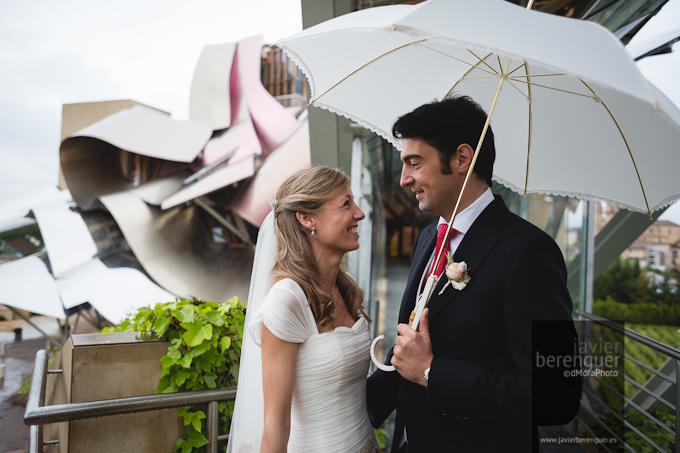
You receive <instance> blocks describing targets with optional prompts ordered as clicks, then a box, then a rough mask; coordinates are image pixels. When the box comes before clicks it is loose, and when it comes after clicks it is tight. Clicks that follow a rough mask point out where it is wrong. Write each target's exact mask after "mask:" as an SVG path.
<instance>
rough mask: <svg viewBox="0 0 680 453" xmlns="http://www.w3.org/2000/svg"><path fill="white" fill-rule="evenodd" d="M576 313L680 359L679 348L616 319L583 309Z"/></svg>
mask: <svg viewBox="0 0 680 453" xmlns="http://www.w3.org/2000/svg"><path fill="white" fill-rule="evenodd" d="M575 313H576V314H577V315H579V316H581V317H583V318H587V319H590V320H591V321H594V322H596V323H598V324H607V327H609V328H610V329H612V330H615V331H617V332H618V333H620V334H622V335H624V336H626V337H628V338H632V339H633V340H635V341H637V342H639V343H642V344H644V345H645V346H648V347H650V348H652V349H654V350H655V351H658V352H661V353H663V354H665V355H667V356H669V357H671V358H673V359H675V360H680V351H678V350H677V349H673V348H671V347H670V346H668V345H665V344H663V343H661V342H660V341H657V340H655V339H653V338H649V337H646V336H644V335H642V334H641V333H638V332H636V331H634V330H630V329H627V328H625V327H621V326H620V325H618V324H617V323H615V322H614V321H612V320H610V319H607V318H603V317H602V316H598V315H595V314H593V313H586V312H585V311H581V310H575Z"/></svg>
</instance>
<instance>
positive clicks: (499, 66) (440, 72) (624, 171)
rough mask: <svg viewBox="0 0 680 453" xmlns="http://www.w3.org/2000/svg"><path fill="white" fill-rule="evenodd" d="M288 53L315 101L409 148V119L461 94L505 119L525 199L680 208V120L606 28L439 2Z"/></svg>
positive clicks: (511, 171) (515, 180) (325, 34)
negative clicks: (538, 196) (403, 135)
mask: <svg viewBox="0 0 680 453" xmlns="http://www.w3.org/2000/svg"><path fill="white" fill-rule="evenodd" d="M276 44H277V45H278V46H280V47H281V48H283V50H285V51H286V52H287V53H288V54H289V55H291V57H292V58H293V59H294V60H295V61H296V63H297V64H298V66H299V67H300V68H301V69H302V70H303V72H304V73H305V74H306V75H307V78H308V80H309V83H310V86H311V93H312V100H311V104H313V105H315V106H317V107H321V108H324V109H328V110H331V111H333V112H336V113H338V114H340V115H343V116H346V117H348V118H350V119H352V120H354V121H356V122H357V123H359V124H362V125H363V126H365V127H367V128H369V129H371V130H372V131H374V132H376V133H377V134H379V135H381V136H382V137H384V138H386V139H387V140H388V141H390V142H392V143H393V144H394V145H395V146H396V147H397V148H400V145H401V144H400V143H399V141H398V140H396V139H395V138H394V137H393V136H392V134H391V128H392V125H393V124H394V122H395V121H396V119H397V118H398V117H399V116H400V115H402V114H404V113H407V112H409V111H411V110H413V109H414V108H416V107H417V106H419V105H421V104H424V103H427V102H430V101H433V100H440V99H443V98H445V97H446V96H449V95H450V94H452V93H460V94H465V95H469V96H471V97H472V98H473V99H474V100H476V101H477V102H478V103H480V104H481V105H482V107H484V108H485V109H486V110H487V111H488V112H489V113H490V115H492V119H491V126H492V128H493V130H494V135H495V142H496V149H497V157H496V164H495V171H494V178H495V179H496V180H497V181H498V182H500V183H502V184H504V185H505V186H507V187H510V188H511V189H513V190H515V191H517V192H519V193H522V194H526V193H530V192H536V193H546V194H559V195H567V196H575V197H579V198H589V199H595V200H602V201H607V202H611V203H615V204H618V205H620V206H622V207H625V208H627V209H630V210H634V211H639V212H643V213H646V214H649V215H651V213H652V212H653V211H654V210H656V209H659V208H660V207H662V206H664V205H667V204H670V203H671V202H673V201H674V200H675V199H677V198H680V184H678V183H677V182H676V181H677V178H676V176H675V173H676V171H677V168H680V150H679V145H678V144H679V143H680V111H679V110H678V108H677V107H676V106H675V105H674V104H673V103H672V102H670V101H669V100H668V99H667V98H666V97H665V96H664V95H663V94H662V93H661V92H660V91H659V90H657V89H656V88H655V87H654V86H653V85H652V84H650V83H649V82H647V80H646V79H645V78H644V77H643V76H642V75H641V74H640V72H639V71H638V69H637V68H636V67H635V64H634V62H633V61H632V59H631V58H630V56H629V55H628V54H627V53H626V52H625V50H624V48H623V46H622V45H621V43H620V42H619V41H618V40H617V39H616V38H615V37H614V36H613V35H612V34H611V33H610V32H609V31H607V30H606V29H604V28H603V27H601V26H599V25H597V24H594V23H590V22H584V21H579V20H574V19H567V18H563V17H558V16H552V15H548V14H544V13H540V12H537V11H530V10H526V9H524V8H521V7H518V6H516V5H513V4H511V3H508V2H505V1H503V0H476V1H474V2H470V1H465V0H433V1H429V2H424V3H421V4H418V5H394V6H385V7H379V8H371V9H367V10H362V11H358V12H355V13H351V14H346V15H344V16H340V17H338V18H335V19H332V20H330V21H327V22H324V23H322V24H319V25H317V26H315V27H311V28H309V29H307V30H304V31H302V32H300V33H298V34H296V35H293V36H291V37H289V38H286V39H283V40H281V41H279V42H278V43H276ZM501 82H502V83H501ZM499 86H502V92H501V94H500V96H499V97H497V98H496V93H497V88H498V87H499ZM495 99H497V103H496V102H495ZM470 145H471V146H474V145H476V144H470Z"/></svg>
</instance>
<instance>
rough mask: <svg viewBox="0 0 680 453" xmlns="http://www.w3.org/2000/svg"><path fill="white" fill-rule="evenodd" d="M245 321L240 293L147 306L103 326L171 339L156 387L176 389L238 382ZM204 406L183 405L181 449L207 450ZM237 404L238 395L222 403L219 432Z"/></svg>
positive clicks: (159, 390) (226, 425)
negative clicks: (221, 299)
mask: <svg viewBox="0 0 680 453" xmlns="http://www.w3.org/2000/svg"><path fill="white" fill-rule="evenodd" d="M244 322H245V309H244V308H243V306H242V305H241V301H240V299H239V298H238V297H232V298H231V299H229V300H228V301H227V302H224V303H217V302H205V301H202V300H198V299H192V300H181V301H175V302H169V303H161V304H157V305H156V306H155V307H154V308H150V307H142V308H140V309H139V310H138V311H137V313H136V314H133V315H130V317H128V318H127V319H125V320H124V321H123V322H122V323H121V324H120V325H118V326H117V327H112V328H106V329H104V332H134V331H136V332H139V337H140V338H141V339H144V340H151V339H160V340H165V341H168V342H169V343H170V346H169V347H168V353H167V355H165V356H164V357H162V358H161V363H162V372H161V379H160V382H159V383H158V388H157V389H156V393H174V392H184V391H188V390H201V389H207V388H211V389H214V388H218V387H229V386H232V385H236V383H237V381H238V371H239V359H240V356H241V341H242V339H243V325H244ZM201 409H202V407H201V406H191V407H182V408H179V410H178V415H179V417H180V418H182V419H183V420H184V425H185V426H186V427H187V436H186V439H183V438H182V439H178V440H177V442H176V443H175V451H176V452H181V453H190V452H200V451H204V450H205V448H203V447H204V446H205V445H206V444H207V443H208V439H206V437H205V435H204V433H205V431H206V415H205V412H204V411H203V410H201ZM233 410H234V402H233V401H229V402H222V403H220V404H219V417H220V421H219V430H220V432H228V430H229V426H230V424H231V416H232V413H233Z"/></svg>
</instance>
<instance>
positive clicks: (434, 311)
mask: <svg viewBox="0 0 680 453" xmlns="http://www.w3.org/2000/svg"><path fill="white" fill-rule="evenodd" d="M507 212H508V208H507V207H506V206H505V203H504V202H503V199H502V198H501V197H500V196H498V195H496V196H495V200H494V201H492V202H491V204H489V206H487V207H486V209H484V211H482V213H481V214H480V215H479V217H477V219H476V220H475V222H474V223H473V224H472V226H471V227H470V229H469V230H468V232H467V233H466V234H465V237H464V238H463V241H462V242H461V243H460V245H459V246H458V248H457V249H456V253H454V255H453V260H454V261H456V262H461V261H465V262H466V263H467V266H468V269H469V271H468V275H470V277H471V279H472V280H471V281H470V283H469V285H474V284H475V283H474V282H475V271H476V270H477V269H478V268H479V267H480V266H481V264H482V262H483V261H484V259H486V257H487V256H488V255H489V252H491V250H493V248H494V247H495V246H496V244H497V243H498V241H499V240H500V239H501V237H503V234H504V232H503V231H502V229H501V228H500V222H501V219H502V218H503V217H504V215H505V214H506V213H507ZM446 282H448V279H447V278H446V274H445V273H444V274H442V276H441V278H440V279H439V281H438V282H437V286H436V288H435V289H434V291H433V292H432V296H431V297H430V301H429V302H428V304H427V306H428V307H429V308H430V315H429V319H430V321H431V320H432V319H434V318H435V317H436V316H437V315H438V314H439V313H440V312H441V311H442V310H443V309H444V307H446V305H447V304H449V303H451V302H452V301H453V299H454V298H455V297H456V296H457V295H458V294H459V293H460V292H461V291H457V290H456V289H454V288H452V287H449V288H446V291H444V293H443V294H442V295H441V296H440V295H439V292H440V291H441V290H442V288H443V287H444V285H445V284H446ZM463 291H465V290H463Z"/></svg>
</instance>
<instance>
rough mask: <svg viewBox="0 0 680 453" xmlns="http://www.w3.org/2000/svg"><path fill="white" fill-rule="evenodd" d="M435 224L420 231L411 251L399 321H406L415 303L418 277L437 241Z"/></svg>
mask: <svg viewBox="0 0 680 453" xmlns="http://www.w3.org/2000/svg"><path fill="white" fill-rule="evenodd" d="M436 226H437V224H436V223H435V224H432V225H429V226H428V227H426V228H425V229H424V230H423V231H422V232H421V233H420V237H419V238H418V241H417V244H416V248H415V250H414V252H413V262H412V263H411V270H410V272H409V275H408V282H407V283H406V289H405V290H404V297H403V299H402V303H401V308H400V310H399V322H408V318H409V317H410V316H411V312H412V311H413V308H414V307H415V305H416V296H417V294H418V285H419V284H420V278H421V277H422V276H423V272H424V271H425V266H426V265H427V262H428V260H429V259H430V255H431V254H432V250H434V247H435V245H436V242H437V235H436V234H434V231H435V230H436Z"/></svg>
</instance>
